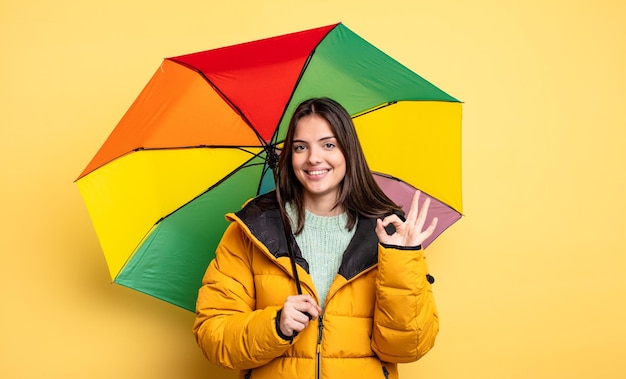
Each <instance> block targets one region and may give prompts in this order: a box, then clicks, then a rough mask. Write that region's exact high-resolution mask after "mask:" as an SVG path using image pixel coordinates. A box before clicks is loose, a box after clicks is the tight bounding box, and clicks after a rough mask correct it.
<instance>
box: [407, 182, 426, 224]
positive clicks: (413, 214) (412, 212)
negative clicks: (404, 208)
mask: <svg viewBox="0 0 626 379" xmlns="http://www.w3.org/2000/svg"><path fill="white" fill-rule="evenodd" d="M421 194H422V192H421V191H419V190H418V191H415V193H414V194H413V198H412V199H411V208H409V214H407V215H406V223H408V224H409V225H413V224H415V221H416V220H417V215H418V213H419V200H420V195H421Z"/></svg>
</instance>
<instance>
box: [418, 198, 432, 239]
mask: <svg viewBox="0 0 626 379" xmlns="http://www.w3.org/2000/svg"><path fill="white" fill-rule="evenodd" d="M429 208H430V198H429V197H427V198H426V200H425V201H424V204H422V209H420V211H419V214H418V215H417V220H416V223H415V225H416V226H417V228H418V229H419V231H420V232H421V231H422V228H423V227H424V224H425V223H426V216H428V209H429Z"/></svg>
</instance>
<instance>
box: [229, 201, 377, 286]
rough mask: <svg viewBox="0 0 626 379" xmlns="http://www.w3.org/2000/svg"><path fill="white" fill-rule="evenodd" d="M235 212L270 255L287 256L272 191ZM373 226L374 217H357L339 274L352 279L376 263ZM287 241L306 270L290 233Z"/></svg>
mask: <svg viewBox="0 0 626 379" xmlns="http://www.w3.org/2000/svg"><path fill="white" fill-rule="evenodd" d="M235 215H236V216H237V217H238V218H239V219H241V221H243V222H244V223H245V224H246V225H247V226H248V229H250V232H252V234H253V235H254V236H255V237H256V238H257V239H258V240H259V241H261V242H262V243H263V244H264V245H265V246H266V247H267V249H268V250H269V251H270V253H272V255H274V256H275V257H276V258H278V257H287V256H289V254H288V252H287V237H286V236H285V232H284V229H283V225H282V220H281V217H280V210H279V208H278V201H277V200H276V193H275V192H274V191H272V192H270V193H268V194H265V195H261V196H259V197H257V198H255V199H253V200H251V201H250V202H249V203H248V204H246V206H245V207H243V209H241V210H240V211H238V212H236V213H235ZM375 229H376V220H374V219H370V218H364V217H359V219H358V222H357V225H356V231H355V234H354V237H352V240H351V241H350V243H349V244H348V247H347V249H346V251H345V252H344V253H343V260H342V262H341V266H340V267H339V274H340V275H342V276H343V277H344V278H346V280H350V279H352V278H353V277H355V276H356V275H358V274H359V273H360V272H362V271H364V270H366V269H368V268H370V267H372V266H373V265H375V264H376V263H377V262H378V237H377V236H376V233H375ZM289 242H290V243H291V246H292V248H293V252H294V253H295V255H296V263H297V264H298V265H300V266H301V267H302V268H304V269H305V270H306V271H307V272H309V264H308V262H307V261H306V260H305V259H304V258H303V257H302V252H301V251H300V248H299V247H298V244H297V243H296V241H295V238H294V237H293V234H290V235H289Z"/></svg>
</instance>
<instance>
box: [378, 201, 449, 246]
mask: <svg viewBox="0 0 626 379" xmlns="http://www.w3.org/2000/svg"><path fill="white" fill-rule="evenodd" d="M420 194H421V192H420V191H416V192H415V194H414V195H413V200H412V201H411V208H410V209H409V213H408V215H407V217H406V221H405V222H402V220H401V219H400V217H398V216H397V215H395V214H394V215H391V216H387V217H385V218H384V219H383V220H381V219H378V220H377V223H376V235H378V241H380V242H381V243H384V244H387V245H395V246H405V247H411V246H418V245H421V244H422V243H423V242H424V241H425V240H426V239H427V238H428V237H430V236H431V234H433V231H434V230H435V227H436V226H437V221H438V219H437V217H435V218H433V220H432V221H431V223H430V225H428V227H427V228H426V230H423V229H424V223H425V222H426V216H427V215H428V207H430V198H426V200H425V201H424V204H423V207H422V209H419V198H420ZM389 224H392V225H393V226H394V227H395V228H396V231H395V233H393V234H392V235H389V234H387V231H386V230H385V227H386V226H387V225H389Z"/></svg>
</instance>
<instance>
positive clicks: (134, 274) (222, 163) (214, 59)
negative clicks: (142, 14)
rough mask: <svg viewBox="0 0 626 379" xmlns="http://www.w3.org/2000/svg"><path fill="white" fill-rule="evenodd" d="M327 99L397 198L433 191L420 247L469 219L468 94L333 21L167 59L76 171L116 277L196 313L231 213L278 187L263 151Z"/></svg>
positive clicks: (380, 180) (391, 193) (266, 151)
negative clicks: (293, 119) (351, 125)
mask: <svg viewBox="0 0 626 379" xmlns="http://www.w3.org/2000/svg"><path fill="white" fill-rule="evenodd" d="M322 96H325V97H330V98H333V99H334V100H336V101H338V102H339V103H341V104H342V105H343V106H344V107H345V108H346V109H347V110H348V112H349V113H350V114H351V115H352V117H353V119H354V122H355V125H356V128H357V133H358V135H359V138H360V140H361V142H362V144H363V148H364V152H365V155H366V157H367V160H368V163H369V165H370V168H371V169H372V170H373V171H376V172H380V173H384V175H380V176H377V181H378V182H379V183H380V184H381V187H382V188H383V190H385V191H386V192H387V193H388V195H389V196H390V197H391V198H392V199H394V200H395V201H396V202H398V203H399V204H400V205H404V204H408V202H405V200H402V199H404V198H405V197H406V196H409V198H410V194H411V193H412V192H413V191H415V188H419V189H420V190H421V191H422V192H423V193H425V194H427V195H428V196H430V197H432V198H433V199H434V203H433V206H432V208H433V210H432V211H431V213H430V217H433V216H438V217H439V218H440V222H439V225H438V228H437V230H436V231H435V234H434V235H433V236H432V237H431V239H429V240H428V241H426V243H425V245H427V244H428V243H430V242H432V239H434V238H435V237H436V236H438V235H439V234H440V233H441V232H442V231H443V230H445V229H446V228H448V227H449V226H450V225H451V224H452V223H453V222H455V221H456V220H458V219H459V218H460V217H461V216H460V215H461V213H462V201H461V103H460V102H459V101H458V100H457V99H455V98H453V97H452V96H450V95H448V94H447V93H445V92H444V91H442V90H440V89H439V88H437V87H436V86H434V85H433V84H431V83H429V82H428V81H426V80H425V79H423V78H422V77H420V76H419V75H417V74H416V73H414V72H412V71H411V70H409V69H408V68H406V67H405V66H403V65H402V64H400V63H398V62H397V61H395V60H394V59H392V58H391V57H389V56H388V55H386V54H385V53H383V52H382V51H380V50H379V49H377V48H376V47H374V46H372V45H371V44H370V43H368V42H367V41H365V40H364V39H363V38H361V37H359V36H358V35H356V34H355V33H353V32H352V31H351V30H350V29H348V28H347V27H346V26H345V25H343V24H334V25H329V26H325V27H320V28H316V29H311V30H306V31H302V32H297V33H291V34H287V35H282V36H278V37H273V38H267V39H263V40H258V41H253V42H248V43H243V44H239V45H234V46H228V47H223V48H219V49H214V50H208V51H203V52H199V53H194V54H188V55H183V56H178V57H173V58H167V59H165V60H164V61H163V63H162V64H161V66H160V67H159V68H158V69H157V70H156V72H155V74H154V75H153V77H152V79H151V80H150V82H149V83H148V84H147V85H146V87H145V88H144V90H143V91H142V92H141V93H140V95H139V96H138V98H137V99H136V100H135V102H134V103H133V104H132V105H131V107H130V109H129V110H128V111H127V112H126V114H125V115H124V116H123V117H122V119H121V120H120V122H119V124H118V125H117V127H116V128H115V129H114V130H113V132H112V133H111V135H110V136H109V137H108V139H107V140H106V141H105V143H104V144H103V146H102V147H101V148H100V150H99V151H98V152H97V153H96V155H95V156H94V158H93V159H92V160H91V162H90V163H89V164H88V165H87V167H86V168H85V170H84V171H83V172H82V173H81V174H80V176H79V178H78V179H77V181H76V182H77V185H78V188H79V190H80V192H81V195H82V196H83V199H84V200H85V203H86V205H87V208H88V211H89V214H90V216H91V219H92V221H93V224H94V227H95V230H96V233H97V235H98V238H99V241H100V244H101V246H102V249H103V251H104V254H105V257H106V261H107V264H108V267H109V271H110V273H111V276H112V278H113V280H114V282H115V283H118V284H121V285H124V286H128V287H130V288H133V289H136V290H138V291H142V292H145V293H147V294H149V295H152V296H155V297H157V298H160V299H163V300H166V301H168V302H171V303H172V304H175V305H177V306H180V307H183V308H185V309H189V310H192V311H193V310H194V309H195V300H196V295H197V290H198V288H199V286H200V284H201V279H202V276H203V274H204V271H205V269H206V267H207V266H208V264H209V262H210V261H211V260H212V259H213V258H214V252H215V248H216V247H217V244H218V243H219V240H220V238H221V236H222V233H223V232H224V230H225V228H226V226H227V222H226V220H225V219H224V214H225V213H227V212H231V211H235V210H237V209H239V208H240V207H241V205H242V204H243V203H244V202H245V201H246V200H248V199H250V198H252V197H254V196H257V195H258V194H262V193H266V192H268V191H270V190H271V189H273V188H274V181H273V176H272V172H271V169H270V168H269V167H268V159H267V153H268V152H270V155H272V154H273V149H274V147H276V146H280V144H281V143H282V141H283V139H284V137H285V135H286V131H287V126H288V123H289V117H290V115H291V114H292V112H293V110H294V109H295V107H296V106H297V105H298V104H299V103H300V102H302V101H303V100H306V99H308V98H312V97H322ZM395 178H399V179H401V180H399V179H395ZM398 196H399V197H398Z"/></svg>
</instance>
